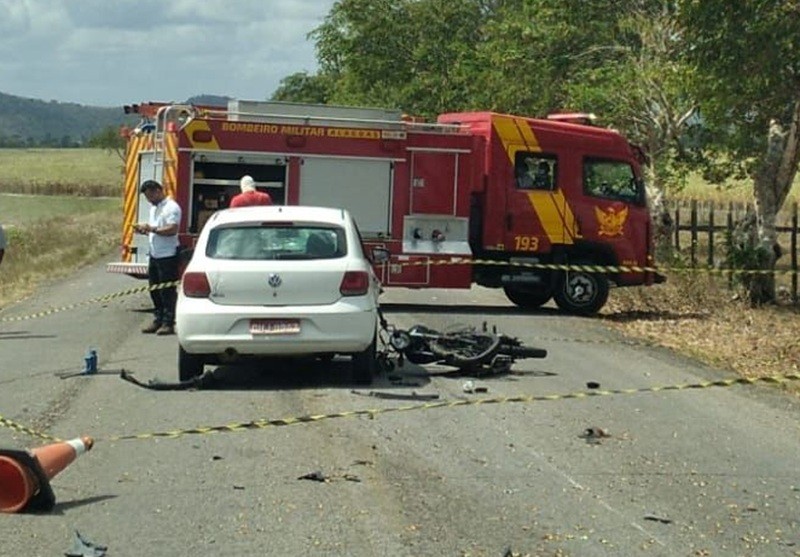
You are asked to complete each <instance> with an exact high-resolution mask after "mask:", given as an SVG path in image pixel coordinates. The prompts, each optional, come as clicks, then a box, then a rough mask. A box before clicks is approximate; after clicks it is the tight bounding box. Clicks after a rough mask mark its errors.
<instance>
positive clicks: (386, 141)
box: [108, 100, 662, 314]
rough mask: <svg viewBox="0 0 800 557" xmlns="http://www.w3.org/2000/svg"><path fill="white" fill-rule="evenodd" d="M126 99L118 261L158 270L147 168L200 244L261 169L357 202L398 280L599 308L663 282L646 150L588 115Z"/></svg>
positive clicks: (138, 272) (293, 195) (262, 181)
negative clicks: (424, 115)
mask: <svg viewBox="0 0 800 557" xmlns="http://www.w3.org/2000/svg"><path fill="white" fill-rule="evenodd" d="M126 111H127V112H136V113H138V114H139V115H140V116H141V118H142V121H141V123H140V124H139V125H138V126H137V127H136V128H135V129H133V130H129V132H128V133H127V136H128V144H127V158H126V171H125V186H124V218H123V227H122V230H123V232H122V261H120V262H117V263H111V264H109V266H108V270H109V271H111V272H119V273H126V274H129V275H132V276H139V277H143V276H146V274H147V253H146V251H147V247H146V238H145V237H143V236H134V234H133V230H132V227H131V225H132V224H133V223H135V222H141V221H145V220H146V217H147V212H148V205H147V201H146V200H145V199H144V196H143V195H140V194H139V188H138V186H139V184H140V183H141V182H143V181H144V180H147V179H156V180H159V181H160V182H161V183H162V184H163V185H164V186H165V188H166V190H167V193H168V194H169V195H171V196H172V197H173V198H174V199H175V200H176V201H177V202H178V203H179V204H180V205H181V207H182V208H183V222H182V223H181V229H180V239H181V244H182V245H183V246H185V247H187V248H191V247H192V245H193V242H194V239H195V238H196V237H197V234H198V233H199V231H200V230H201V228H202V227H203V224H204V223H205V221H206V219H208V217H209V216H210V215H211V214H212V213H213V212H214V211H217V210H220V209H223V208H226V207H227V206H228V203H229V201H230V199H231V197H232V196H233V195H235V194H236V193H238V191H239V179H240V178H241V177H242V176H243V175H250V176H252V177H253V178H254V179H255V181H256V184H257V187H258V189H261V190H263V191H267V192H268V193H269V194H270V196H271V197H272V199H273V202H274V203H285V204H301V205H321V206H333V207H343V208H346V209H348V210H349V211H350V212H351V213H352V214H353V215H354V217H355V219H356V221H357V222H358V225H359V227H360V228H361V230H362V233H363V234H364V243H365V244H366V245H367V247H370V246H376V245H379V246H383V247H385V248H387V249H388V250H389V251H390V252H391V253H392V257H391V259H390V260H389V262H387V263H384V264H381V265H380V266H376V272H377V273H378V276H379V277H380V278H381V280H382V281H383V284H384V285H385V286H387V287H394V286H398V287H408V288H428V287H438V288H470V287H471V285H473V284H479V285H482V286H486V287H493V288H502V289H503V290H504V292H505V294H506V295H507V297H508V298H509V300H511V301H512V302H513V303H514V304H516V305H518V306H521V307H524V308H535V307H538V306H541V305H542V304H544V303H546V302H547V301H548V300H550V299H551V298H553V299H555V302H556V304H557V305H558V307H559V308H561V309H562V310H564V311H567V312H570V313H577V314H592V313H595V312H597V311H598V310H599V309H600V308H601V307H602V306H603V304H604V303H605V302H606V300H607V298H608V293H609V287H610V286H611V285H615V286H636V285H650V284H653V283H654V282H660V281H661V280H662V277H661V276H660V275H659V274H657V273H655V272H654V271H653V270H652V267H653V265H654V261H653V246H652V238H651V223H650V214H649V211H648V207H647V202H646V198H645V189H644V183H643V180H642V177H641V171H640V166H639V162H640V160H641V158H640V155H641V153H640V152H639V151H638V150H637V149H636V148H635V147H633V146H632V145H630V144H629V143H628V142H627V141H626V139H625V138H624V137H623V136H621V135H620V134H619V133H617V132H615V131H612V130H609V129H603V128H599V127H596V126H592V125H589V123H588V121H587V119H586V118H585V117H584V115H580V114H573V115H553V116H551V117H548V118H546V119H534V118H527V117H521V116H512V115H506V114H497V113H492V112H468V113H453V114H443V115H441V116H439V117H438V119H437V121H436V122H435V123H433V122H424V121H419V120H417V119H414V118H409V117H406V116H405V115H403V114H402V113H400V112H398V111H392V110H383V109H372V108H354V107H338V106H323V105H309V104H295V103H276V102H259V101H240V100H232V101H229V104H228V107H227V109H223V108H215V107H201V106H191V105H180V104H177V105H173V104H155V103H147V104H141V105H132V106H128V107H126ZM590 266H602V267H604V268H601V269H596V268H594V267H590ZM619 267H622V268H621V269H620V268H619ZM631 267H634V268H635V269H631ZM644 267H646V268H647V269H642V268H644Z"/></svg>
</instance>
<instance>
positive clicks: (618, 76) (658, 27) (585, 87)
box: [567, 0, 697, 249]
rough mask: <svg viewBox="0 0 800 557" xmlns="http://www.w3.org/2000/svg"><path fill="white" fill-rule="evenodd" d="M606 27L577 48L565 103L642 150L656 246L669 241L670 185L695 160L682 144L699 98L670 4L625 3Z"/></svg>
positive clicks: (665, 0) (664, 0)
mask: <svg viewBox="0 0 800 557" xmlns="http://www.w3.org/2000/svg"><path fill="white" fill-rule="evenodd" d="M629 4H630V5H629V6H628V10H626V12H627V13H625V14H622V15H620V16H619V17H617V18H616V19H615V21H614V22H613V23H612V24H610V25H609V31H608V32H607V38H606V39H605V40H604V41H595V44H592V45H590V46H589V47H588V49H586V50H584V51H581V52H575V53H574V54H573V55H572V56H573V58H574V59H576V62H577V63H576V66H577V68H576V69H575V71H574V74H575V77H574V78H573V79H572V80H570V82H569V83H568V84H567V90H568V99H569V103H570V104H572V105H574V106H576V107H581V108H583V109H584V110H587V109H589V110H591V111H597V112H598V113H599V115H600V116H601V122H607V123H609V124H610V125H611V126H613V127H614V128H617V129H619V130H621V131H622V132H624V133H625V135H626V136H627V137H628V139H630V140H631V141H632V142H633V143H635V144H637V145H639V146H641V147H642V148H644V150H645V152H646V153H647V162H646V164H645V171H646V174H647V183H648V188H649V190H650V196H649V197H650V200H651V207H652V209H653V211H652V212H653V216H654V220H655V224H656V226H655V230H656V237H657V239H660V240H661V241H660V242H658V243H659V247H660V248H662V249H663V248H666V247H669V244H670V243H669V238H670V232H671V217H670V215H669V212H668V211H667V210H666V206H665V203H664V201H665V197H666V195H667V194H668V189H673V188H668V186H673V185H676V184H680V183H682V182H683V180H684V179H685V175H686V174H687V173H688V171H689V170H690V168H691V167H692V166H693V165H694V160H693V158H692V157H691V153H690V152H689V150H688V149H687V143H688V138H689V135H690V131H691V127H692V124H693V122H696V114H697V103H696V100H695V98H694V97H693V96H692V94H691V91H690V88H689V83H690V82H691V79H692V76H693V74H692V69H691V67H690V66H689V65H688V64H686V62H685V60H684V59H683V48H684V46H685V42H684V39H683V29H682V28H681V26H680V22H679V21H678V18H677V13H676V9H675V5H674V2H672V1H670V0H642V1H633V2H629Z"/></svg>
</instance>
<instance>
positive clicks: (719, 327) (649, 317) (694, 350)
mask: <svg viewBox="0 0 800 557" xmlns="http://www.w3.org/2000/svg"><path fill="white" fill-rule="evenodd" d="M601 318H602V319H603V320H604V321H605V322H606V323H607V324H609V325H610V326H611V327H613V328H615V329H618V330H620V331H621V332H623V333H624V334H626V335H628V336H631V337H635V338H640V339H643V340H646V341H648V342H652V343H654V344H658V345H660V346H665V347H668V348H672V349H674V350H676V351H678V352H681V353H683V354H686V355H689V356H692V357H694V358H696V359H698V360H700V361H702V362H705V363H707V364H710V365H713V366H716V367H722V368H728V369H731V370H734V371H735V372H736V373H738V374H739V375H741V376H742V377H765V376H771V375H782V374H788V373H798V372H800V307H798V306H796V305H792V304H791V303H790V302H789V301H788V300H782V301H781V302H779V304H777V305H772V306H765V307H761V308H751V307H749V305H748V304H747V303H746V302H745V301H743V300H742V299H741V297H740V296H738V295H737V294H736V293H735V291H733V290H729V289H728V288H727V286H726V285H725V284H724V280H723V281H721V280H720V279H719V278H714V277H711V276H708V275H700V274H690V275H683V276H675V275H673V276H670V277H669V279H668V282H667V283H665V284H661V285H657V286H653V287H650V288H621V289H618V290H615V291H614V292H613V294H612V296H611V298H610V300H609V303H608V304H607V305H606V307H605V308H604V309H603V311H602V314H601ZM790 389H791V390H792V391H793V392H795V393H800V385H791V386H790Z"/></svg>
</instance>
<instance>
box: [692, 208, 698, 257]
mask: <svg viewBox="0 0 800 557" xmlns="http://www.w3.org/2000/svg"><path fill="white" fill-rule="evenodd" d="M691 226H692V246H691V250H692V251H691V253H692V258H691V261H692V269H694V268H695V267H697V200H696V199H692V214H691Z"/></svg>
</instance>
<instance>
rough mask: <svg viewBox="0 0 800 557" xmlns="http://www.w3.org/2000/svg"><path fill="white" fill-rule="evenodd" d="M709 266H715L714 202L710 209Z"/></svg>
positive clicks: (711, 267)
mask: <svg viewBox="0 0 800 557" xmlns="http://www.w3.org/2000/svg"><path fill="white" fill-rule="evenodd" d="M708 268H709V269H713V268H714V204H713V203H712V204H711V207H710V208H709V210H708Z"/></svg>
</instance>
